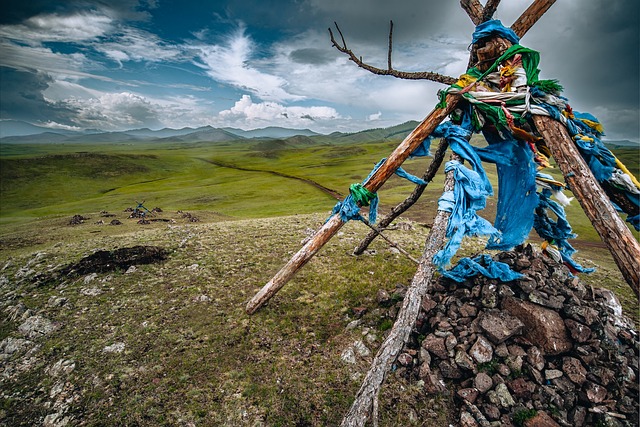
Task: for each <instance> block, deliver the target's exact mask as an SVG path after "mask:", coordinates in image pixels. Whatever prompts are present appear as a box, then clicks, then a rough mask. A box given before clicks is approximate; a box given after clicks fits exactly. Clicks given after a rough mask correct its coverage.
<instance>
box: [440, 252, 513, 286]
mask: <svg viewBox="0 0 640 427" xmlns="http://www.w3.org/2000/svg"><path fill="white" fill-rule="evenodd" d="M440 273H441V274H442V275H443V276H444V277H448V278H449V279H452V280H455V281H456V282H458V283H462V282H464V281H465V280H466V279H468V278H470V277H475V276H477V275H478V274H482V275H483V276H485V277H488V278H490V279H498V280H500V281H501V282H511V281H512V280H517V279H521V278H523V277H525V276H524V275H523V274H521V273H518V272H515V271H513V270H511V268H509V265H507V264H505V263H503V262H499V261H494V260H493V259H492V258H491V257H490V256H489V255H486V254H483V255H479V256H477V257H475V258H473V259H471V258H461V259H460V260H459V261H458V263H457V264H456V266H455V267H453V268H452V269H451V270H444V271H440Z"/></svg>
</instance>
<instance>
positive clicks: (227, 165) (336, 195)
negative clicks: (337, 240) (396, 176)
mask: <svg viewBox="0 0 640 427" xmlns="http://www.w3.org/2000/svg"><path fill="white" fill-rule="evenodd" d="M198 160H202V161H203V162H207V163H211V164H212V165H215V166H219V167H221V168H229V169H235V170H239V171H246V172H263V173H269V174H271V175H276V176H279V177H281V178H288V179H295V180H296V181H301V182H304V183H305V184H308V185H311V186H313V187H315V188H317V189H318V190H320V191H322V192H324V193H326V194H328V195H329V196H331V197H333V198H334V199H336V200H342V198H343V197H344V196H343V195H342V194H341V193H339V192H337V191H336V190H332V189H330V188H327V187H325V186H324V185H322V184H320V183H318V182H316V181H314V180H312V179H308V178H301V177H299V176H294V175H288V174H286V173H282V172H277V171H270V170H263V169H250V168H243V167H240V166H236V165H234V164H231V163H224V162H219V161H216V160H209V159H203V158H201V157H199V158H198Z"/></svg>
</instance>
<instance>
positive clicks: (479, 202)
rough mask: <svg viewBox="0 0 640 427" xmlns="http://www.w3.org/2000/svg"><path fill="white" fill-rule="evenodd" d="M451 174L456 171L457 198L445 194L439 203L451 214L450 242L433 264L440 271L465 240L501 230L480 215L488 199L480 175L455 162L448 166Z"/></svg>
mask: <svg viewBox="0 0 640 427" xmlns="http://www.w3.org/2000/svg"><path fill="white" fill-rule="evenodd" d="M449 171H453V175H454V180H455V184H454V189H453V194H451V193H445V194H444V195H443V198H441V200H439V201H438V206H439V208H442V210H446V211H450V212H451V215H450V216H449V222H448V224H447V231H446V236H447V238H448V241H447V243H446V245H445V246H444V248H443V249H442V250H440V251H439V252H438V253H436V254H435V255H434V257H433V263H434V264H435V265H437V266H438V267H440V268H444V267H446V266H448V265H449V263H450V262H451V258H452V257H453V256H454V255H455V254H456V252H457V251H458V249H459V248H460V244H461V243H462V239H463V237H464V236H494V237H498V235H499V232H498V230H496V229H495V228H494V227H493V226H492V225H491V223H490V222H489V221H487V220H486V219H484V218H482V217H480V216H478V214H477V213H476V211H478V210H481V209H484V207H485V204H486V200H485V199H486V196H487V191H486V189H485V188H484V183H483V181H482V178H481V177H480V175H479V174H478V173H477V172H475V171H472V170H470V169H468V168H466V167H464V166H463V165H462V164H461V163H460V162H458V161H455V160H452V161H449V162H447V164H446V165H445V172H449ZM452 196H453V197H452Z"/></svg>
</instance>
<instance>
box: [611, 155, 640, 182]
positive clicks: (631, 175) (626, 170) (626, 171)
mask: <svg viewBox="0 0 640 427" xmlns="http://www.w3.org/2000/svg"><path fill="white" fill-rule="evenodd" d="M613 158H614V159H616V166H618V169H620V170H621V171H622V172H624V173H626V174H627V175H629V178H631V181H632V182H633V184H634V185H635V186H636V187H638V188H640V182H638V179H637V178H636V177H635V176H633V174H632V173H631V172H629V169H627V167H626V166H625V165H624V163H622V162H621V161H620V160H618V158H617V157H616V156H613Z"/></svg>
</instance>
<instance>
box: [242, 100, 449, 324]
mask: <svg viewBox="0 0 640 427" xmlns="http://www.w3.org/2000/svg"><path fill="white" fill-rule="evenodd" d="M457 103H458V96H457V95H447V98H446V106H445V107H444V108H436V109H434V110H432V111H431V113H429V115H428V116H427V117H426V118H425V119H424V120H423V121H422V122H421V123H420V124H419V125H418V126H417V127H416V128H415V129H414V130H413V131H411V133H410V134H409V135H407V137H406V138H405V139H404V140H403V141H402V142H401V143H400V145H398V147H397V148H396V149H395V150H394V151H393V152H392V153H391V155H389V157H387V160H386V161H385V162H384V163H383V164H382V165H381V166H380V167H379V168H378V170H376V172H375V173H374V174H373V175H372V176H371V177H369V179H368V180H367V182H365V183H364V184H363V186H364V187H365V188H366V189H367V190H369V191H371V192H372V193H375V192H376V191H378V189H380V187H382V184H384V183H385V181H386V180H388V179H389V178H390V177H391V176H392V175H393V174H394V173H395V171H396V170H397V169H398V168H399V167H400V165H402V163H403V162H404V161H405V160H406V159H407V158H408V157H409V156H410V155H411V153H412V152H413V151H414V150H415V149H416V148H418V147H419V146H420V144H422V142H423V141H424V140H425V138H427V137H428V136H429V135H430V134H431V132H433V130H434V129H435V128H436V127H437V126H438V125H439V124H440V123H441V122H442V121H443V120H444V119H445V118H446V117H447V116H448V115H449V114H450V113H451V112H452V111H453V109H454V108H455V106H456V104H457ZM343 225H344V222H343V221H342V220H341V219H340V215H339V214H335V215H333V216H332V217H331V218H330V219H329V220H328V221H327V222H326V223H325V224H324V225H323V226H322V227H321V228H320V230H318V231H317V232H316V234H315V235H314V236H313V237H312V238H311V239H310V240H309V241H308V242H307V244H306V245H304V246H303V247H302V249H300V250H299V251H298V253H296V254H295V255H294V256H293V257H292V258H291V259H290V260H289V262H288V263H287V264H285V266H284V267H282V268H281V269H280V271H279V272H278V273H277V274H276V275H275V276H274V277H273V278H272V279H271V280H270V281H269V283H267V284H266V285H264V287H263V288H262V289H261V290H260V291H259V292H258V293H257V294H256V295H255V296H254V297H253V298H252V299H251V300H250V301H249V303H248V304H247V307H246V312H247V313H248V314H253V313H255V311H256V310H257V309H259V308H260V307H261V306H262V305H263V304H264V303H265V302H267V301H268V300H269V299H270V298H271V297H272V296H273V295H275V294H276V293H277V292H278V291H279V290H280V289H281V288H282V287H283V286H284V285H285V284H286V283H287V282H288V281H289V280H290V279H291V278H292V277H293V276H294V274H295V273H296V272H297V271H298V270H299V269H300V268H301V267H302V266H304V265H305V264H306V263H307V262H308V261H309V260H310V259H311V258H312V257H313V256H314V255H315V254H316V253H317V252H318V251H319V250H320V248H322V246H324V244H325V243H327V242H328V241H329V239H331V237H333V235H334V234H335V233H336V232H337V231H338V230H339V229H340V228H341V227H342V226H343Z"/></svg>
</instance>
